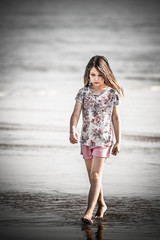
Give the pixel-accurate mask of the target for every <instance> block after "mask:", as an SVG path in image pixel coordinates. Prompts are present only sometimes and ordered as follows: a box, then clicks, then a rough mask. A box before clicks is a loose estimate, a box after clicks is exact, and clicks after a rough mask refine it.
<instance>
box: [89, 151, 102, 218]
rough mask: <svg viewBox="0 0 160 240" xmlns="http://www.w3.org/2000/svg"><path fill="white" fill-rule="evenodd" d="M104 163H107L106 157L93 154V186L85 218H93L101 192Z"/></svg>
mask: <svg viewBox="0 0 160 240" xmlns="http://www.w3.org/2000/svg"><path fill="white" fill-rule="evenodd" d="M104 163H105V158H100V157H96V156H93V158H92V165H91V172H90V181H91V186H90V191H89V195H88V206H87V211H86V214H85V218H87V219H88V220H91V218H92V213H93V210H94V208H95V205H96V202H97V200H98V196H99V193H100V189H101V178H102V171H103V167H104Z"/></svg>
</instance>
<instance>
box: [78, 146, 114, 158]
mask: <svg viewBox="0 0 160 240" xmlns="http://www.w3.org/2000/svg"><path fill="white" fill-rule="evenodd" d="M111 147H112V146H102V147H101V146H94V147H91V146H85V145H82V144H81V154H82V155H83V158H84V159H91V158H92V156H96V157H104V158H109V157H110V150H111Z"/></svg>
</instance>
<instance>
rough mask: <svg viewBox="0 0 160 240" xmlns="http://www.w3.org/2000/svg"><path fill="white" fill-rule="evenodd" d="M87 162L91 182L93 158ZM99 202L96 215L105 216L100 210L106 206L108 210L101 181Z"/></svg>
mask: <svg viewBox="0 0 160 240" xmlns="http://www.w3.org/2000/svg"><path fill="white" fill-rule="evenodd" d="M85 164H86V168H87V172H88V177H89V181H90V183H91V178H90V174H91V166H92V158H91V159H87V160H85ZM97 204H98V211H97V213H96V215H95V216H98V217H103V216H102V214H99V211H100V209H101V208H105V210H106V209H107V207H106V204H105V201H104V198H103V190H102V183H101V188H100V192H99V196H98V199H97Z"/></svg>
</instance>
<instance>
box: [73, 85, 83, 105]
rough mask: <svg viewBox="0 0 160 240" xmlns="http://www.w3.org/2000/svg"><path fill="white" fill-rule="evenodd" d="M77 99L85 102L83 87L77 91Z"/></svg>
mask: <svg viewBox="0 0 160 240" xmlns="http://www.w3.org/2000/svg"><path fill="white" fill-rule="evenodd" d="M75 100H77V101H79V102H80V103H82V102H83V88H81V89H80V90H79V91H78V93H77V95H76V97H75Z"/></svg>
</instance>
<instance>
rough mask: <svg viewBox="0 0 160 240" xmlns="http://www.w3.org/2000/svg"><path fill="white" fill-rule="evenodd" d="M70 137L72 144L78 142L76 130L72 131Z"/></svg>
mask: <svg viewBox="0 0 160 240" xmlns="http://www.w3.org/2000/svg"><path fill="white" fill-rule="evenodd" d="M69 139H70V142H71V143H72V144H75V143H78V134H77V133H76V132H73V133H70V138H69Z"/></svg>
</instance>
